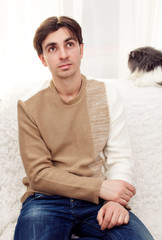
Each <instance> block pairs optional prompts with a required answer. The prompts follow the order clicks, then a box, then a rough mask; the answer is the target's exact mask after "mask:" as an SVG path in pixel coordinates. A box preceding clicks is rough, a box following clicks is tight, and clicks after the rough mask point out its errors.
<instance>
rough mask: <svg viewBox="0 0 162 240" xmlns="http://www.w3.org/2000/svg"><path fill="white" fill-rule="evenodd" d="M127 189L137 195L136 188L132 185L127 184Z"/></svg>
mask: <svg viewBox="0 0 162 240" xmlns="http://www.w3.org/2000/svg"><path fill="white" fill-rule="evenodd" d="M126 188H127V189H128V190H129V191H131V192H132V193H133V195H135V194H136V188H135V187H134V186H133V185H132V184H129V183H128V184H127V186H126Z"/></svg>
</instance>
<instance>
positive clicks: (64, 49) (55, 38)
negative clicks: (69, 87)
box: [39, 28, 83, 79]
mask: <svg viewBox="0 0 162 240" xmlns="http://www.w3.org/2000/svg"><path fill="white" fill-rule="evenodd" d="M42 49H43V54H42V55H40V56H39V57H40V59H41V61H42V63H43V64H44V66H48V68H49V70H50V71H51V73H52V76H53V78H59V79H60V78H68V77H71V76H73V75H75V74H76V73H80V63H81V58H82V56H83V44H79V43H78V41H76V40H75V39H74V38H73V37H72V36H71V35H70V33H69V32H68V30H67V29H66V28H60V29H59V30H57V31H55V32H52V33H50V34H49V35H47V37H46V38H45V40H44V41H43V43H42Z"/></svg>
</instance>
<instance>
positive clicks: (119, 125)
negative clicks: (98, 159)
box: [104, 83, 132, 183]
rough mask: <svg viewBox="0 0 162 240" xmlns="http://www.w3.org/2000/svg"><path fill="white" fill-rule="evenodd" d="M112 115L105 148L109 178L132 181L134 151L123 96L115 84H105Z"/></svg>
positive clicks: (106, 171)
mask: <svg viewBox="0 0 162 240" xmlns="http://www.w3.org/2000/svg"><path fill="white" fill-rule="evenodd" d="M105 86H106V93H107V101H108V106H109V115H110V129H109V137H108V141H107V144H106V146H105V148H104V155H105V158H106V160H105V165H104V167H105V174H106V177H107V179H121V180H125V181H127V182H129V183H132V163H131V158H132V151H131V145H130V137H129V131H128V127H127V124H126V117H125V113H124V107H123V103H122V98H121V96H120V94H119V92H118V90H117V88H116V87H115V86H114V85H113V84H110V83H108V84H105Z"/></svg>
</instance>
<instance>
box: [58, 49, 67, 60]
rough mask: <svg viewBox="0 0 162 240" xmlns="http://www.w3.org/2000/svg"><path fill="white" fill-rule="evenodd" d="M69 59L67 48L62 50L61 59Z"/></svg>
mask: <svg viewBox="0 0 162 240" xmlns="http://www.w3.org/2000/svg"><path fill="white" fill-rule="evenodd" d="M67 58H68V53H67V51H66V49H65V48H61V49H60V59H62V60H64V59H67Z"/></svg>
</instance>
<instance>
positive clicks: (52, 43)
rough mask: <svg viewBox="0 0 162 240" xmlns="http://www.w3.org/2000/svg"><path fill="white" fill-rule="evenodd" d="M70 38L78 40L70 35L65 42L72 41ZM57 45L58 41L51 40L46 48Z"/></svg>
mask: <svg viewBox="0 0 162 240" xmlns="http://www.w3.org/2000/svg"><path fill="white" fill-rule="evenodd" d="M70 40H73V41H76V39H75V38H73V37H69V38H66V39H65V40H64V42H65V43H66V42H68V41H70ZM56 45H57V43H56V42H49V43H47V44H46V46H45V49H47V48H48V47H50V46H56Z"/></svg>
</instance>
